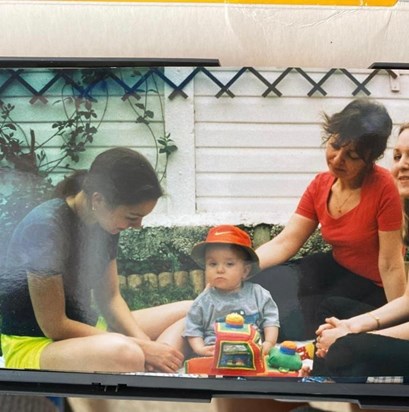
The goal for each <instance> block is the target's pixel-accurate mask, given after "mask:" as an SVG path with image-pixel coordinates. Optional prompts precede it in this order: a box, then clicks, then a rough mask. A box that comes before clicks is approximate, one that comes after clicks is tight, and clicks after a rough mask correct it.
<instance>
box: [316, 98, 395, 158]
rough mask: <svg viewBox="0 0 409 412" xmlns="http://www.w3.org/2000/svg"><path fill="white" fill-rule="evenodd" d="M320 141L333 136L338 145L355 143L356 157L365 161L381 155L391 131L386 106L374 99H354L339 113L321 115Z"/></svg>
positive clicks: (390, 120) (390, 121)
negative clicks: (321, 134) (321, 133)
mask: <svg viewBox="0 0 409 412" xmlns="http://www.w3.org/2000/svg"><path fill="white" fill-rule="evenodd" d="M323 117H324V122H323V125H322V128H323V131H324V133H323V142H324V143H326V142H327V141H328V140H329V139H330V138H331V137H332V136H334V137H335V141H336V143H337V144H338V145H339V146H341V147H342V146H346V145H348V144H350V143H352V144H354V145H355V150H356V152H357V154H358V155H359V157H360V158H361V159H363V160H364V161H365V162H366V163H368V164H369V163H372V162H374V161H375V160H377V159H379V158H381V157H382V156H383V154H384V152H385V149H386V146H387V142H388V138H389V136H390V134H391V132H392V119H391V118H390V116H389V114H388V112H387V110H386V108H385V106H384V105H383V104H381V103H379V102H376V101H374V100H368V99H365V98H361V99H355V100H353V101H352V102H350V103H349V104H347V105H346V106H345V107H344V109H342V110H341V111H340V112H339V113H335V114H333V115H332V116H329V115H327V114H325V113H324V114H323Z"/></svg>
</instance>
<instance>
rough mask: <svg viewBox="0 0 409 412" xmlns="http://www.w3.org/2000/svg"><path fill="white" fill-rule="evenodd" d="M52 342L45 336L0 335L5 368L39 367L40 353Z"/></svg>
mask: <svg viewBox="0 0 409 412" xmlns="http://www.w3.org/2000/svg"><path fill="white" fill-rule="evenodd" d="M52 342H53V340H52V339H49V338H45V337H33V336H15V335H1V349H2V351H3V357H4V361H5V366H6V368H12V369H40V357H41V353H42V352H43V350H44V348H45V347H46V346H48V345H49V344H50V343H52Z"/></svg>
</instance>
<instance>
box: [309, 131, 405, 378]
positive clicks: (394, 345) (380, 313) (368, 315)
mask: <svg viewBox="0 0 409 412" xmlns="http://www.w3.org/2000/svg"><path fill="white" fill-rule="evenodd" d="M393 160H394V163H393V167H392V175H393V177H394V178H395V180H396V183H397V186H398V189H399V193H400V195H401V197H402V199H403V201H404V211H405V214H404V216H405V223H404V226H403V240H404V243H405V244H406V245H408V244H409V238H408V233H409V217H408V216H409V215H408V212H409V123H406V124H404V125H403V126H402V127H401V128H400V131H399V136H398V141H397V144H396V146H395V148H394V153H393ZM368 310H369V311H368ZM361 313H363V314H361V315H359V316H355V317H353V318H350V319H345V320H339V319H337V318H335V317H331V318H328V319H326V324H324V325H321V326H320V328H319V329H318V331H317V333H318V337H317V349H318V350H317V355H318V356H320V357H323V358H325V366H326V370H325V373H326V374H328V375H331V376H338V377H344V376H348V377H351V376H355V377H357V376H361V377H366V376H394V375H396V376H406V377H407V376H408V365H409V322H408V319H409V287H406V290H405V292H404V294H403V295H402V296H401V297H399V298H397V299H395V300H393V301H392V302H389V303H387V304H386V305H384V306H383V307H380V308H379V309H376V310H372V311H371V308H367V307H365V305H364V304H362V305H361ZM366 332H370V333H366ZM334 342H335V343H334ZM405 381H406V382H407V381H408V379H407V378H406V379H405Z"/></svg>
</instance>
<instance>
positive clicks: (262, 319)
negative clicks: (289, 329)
mask: <svg viewBox="0 0 409 412" xmlns="http://www.w3.org/2000/svg"><path fill="white" fill-rule="evenodd" d="M233 312H236V313H239V314H241V315H243V316H244V318H245V322H246V323H252V324H254V325H256V326H257V328H258V329H259V331H260V333H261V334H262V332H263V329H264V328H265V327H267V326H277V327H279V326H280V322H279V318H278V308H277V305H276V303H275V302H274V301H273V299H272V297H271V295H270V292H268V291H267V290H266V289H264V288H262V287H261V286H260V285H256V284H254V283H250V282H244V284H243V286H242V288H241V289H240V290H239V291H238V292H233V293H225V292H221V291H219V290H217V289H215V288H208V289H205V290H204V291H203V292H202V293H201V294H200V295H199V296H198V297H197V298H196V299H195V301H194V302H193V305H192V307H191V309H190V311H189V313H188V315H187V317H186V328H185V332H184V334H183V336H185V337H195V336H196V337H202V338H203V340H204V343H205V345H213V344H214V343H215V341H216V336H215V333H214V323H215V322H224V319H225V317H226V316H227V315H228V314H229V313H233Z"/></svg>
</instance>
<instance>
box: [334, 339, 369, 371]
mask: <svg viewBox="0 0 409 412" xmlns="http://www.w3.org/2000/svg"><path fill="white" fill-rule="evenodd" d="M364 339H365V334H348V335H346V336H343V337H342V338H339V339H338V340H337V341H336V342H335V343H334V344H333V345H332V346H331V348H330V350H329V351H328V353H327V356H326V366H327V368H328V370H329V371H330V373H332V374H336V375H338V376H347V375H350V374H351V367H354V365H356V364H357V363H359V362H360V360H361V357H362V351H361V349H362V348H364V347H365V343H364Z"/></svg>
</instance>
